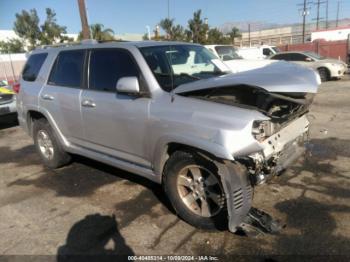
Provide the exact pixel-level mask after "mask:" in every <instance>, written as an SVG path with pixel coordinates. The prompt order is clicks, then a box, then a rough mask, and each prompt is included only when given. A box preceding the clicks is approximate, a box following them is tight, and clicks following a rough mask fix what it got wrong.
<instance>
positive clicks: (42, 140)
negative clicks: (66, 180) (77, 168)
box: [33, 118, 71, 168]
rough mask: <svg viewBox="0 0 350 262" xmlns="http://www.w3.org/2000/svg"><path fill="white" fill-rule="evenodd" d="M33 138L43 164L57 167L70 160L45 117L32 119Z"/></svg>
mask: <svg viewBox="0 0 350 262" xmlns="http://www.w3.org/2000/svg"><path fill="white" fill-rule="evenodd" d="M33 139H34V144H35V148H36V150H37V152H38V154H39V155H40V157H41V160H42V162H43V164H44V165H45V166H47V167H49V168H59V167H62V166H64V165H66V164H68V163H69V162H70V160H71V156H70V155H69V154H68V153H66V152H65V151H64V150H63V148H62V146H61V145H60V143H59V141H58V139H57V137H56V135H55V133H54V131H53V129H52V127H51V126H50V124H49V122H48V121H47V120H46V119H44V118H41V119H38V120H35V121H34V124H33Z"/></svg>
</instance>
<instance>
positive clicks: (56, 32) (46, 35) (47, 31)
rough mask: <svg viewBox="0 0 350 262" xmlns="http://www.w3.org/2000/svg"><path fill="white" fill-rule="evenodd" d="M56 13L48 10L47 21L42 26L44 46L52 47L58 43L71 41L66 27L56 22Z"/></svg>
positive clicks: (41, 41) (42, 42)
mask: <svg viewBox="0 0 350 262" xmlns="http://www.w3.org/2000/svg"><path fill="white" fill-rule="evenodd" d="M56 21H57V20H56V13H55V11H54V10H52V9H50V8H46V20H45V22H44V24H43V25H41V37H40V43H41V44H43V45H50V44H52V43H55V42H57V41H59V42H63V41H64V40H70V39H69V38H68V37H67V36H64V35H63V34H66V33H67V31H66V27H65V26H60V25H58V24H57V22H56Z"/></svg>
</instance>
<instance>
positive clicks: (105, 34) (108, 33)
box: [90, 24, 114, 41]
mask: <svg viewBox="0 0 350 262" xmlns="http://www.w3.org/2000/svg"><path fill="white" fill-rule="evenodd" d="M103 28H104V26H103V25H102V24H93V25H91V26H90V30H91V35H92V38H93V39H96V40H98V41H103V40H114V31H113V30H112V29H110V28H106V29H103Z"/></svg>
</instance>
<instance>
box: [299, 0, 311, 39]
mask: <svg viewBox="0 0 350 262" xmlns="http://www.w3.org/2000/svg"><path fill="white" fill-rule="evenodd" d="M310 4H311V3H310V2H307V0H304V3H302V4H299V5H301V6H303V8H302V9H301V11H302V13H301V15H302V16H303V40H302V42H303V43H305V26H306V16H307V15H308V14H309V11H308V8H309V7H308V5H310ZM299 10H300V9H299Z"/></svg>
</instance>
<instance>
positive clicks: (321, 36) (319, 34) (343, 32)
mask: <svg viewBox="0 0 350 262" xmlns="http://www.w3.org/2000/svg"><path fill="white" fill-rule="evenodd" d="M349 35H350V26H345V27H338V28H334V29H324V30H318V31H315V32H312V33H311V41H315V40H326V41H339V40H346V39H348V37H349Z"/></svg>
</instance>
